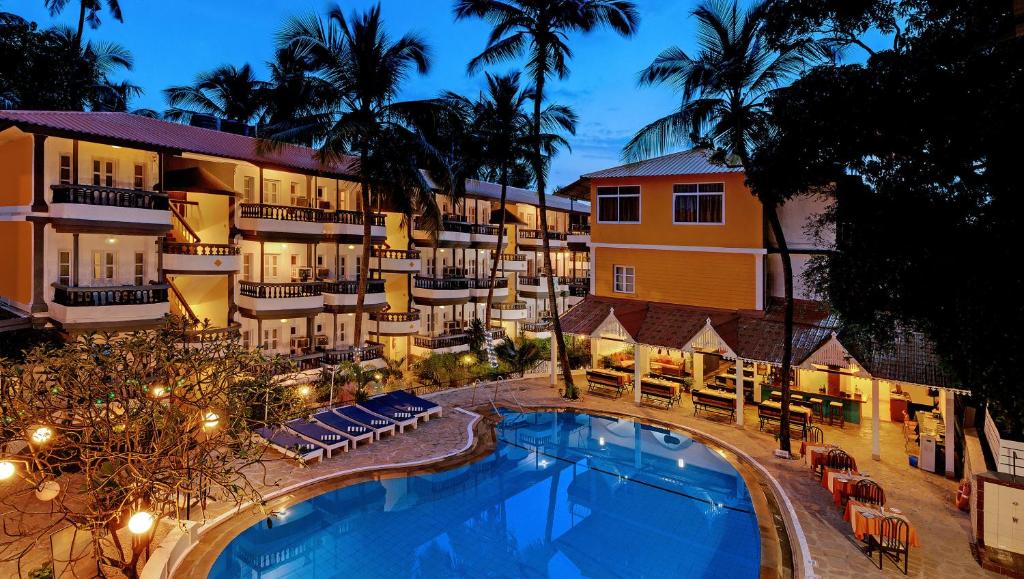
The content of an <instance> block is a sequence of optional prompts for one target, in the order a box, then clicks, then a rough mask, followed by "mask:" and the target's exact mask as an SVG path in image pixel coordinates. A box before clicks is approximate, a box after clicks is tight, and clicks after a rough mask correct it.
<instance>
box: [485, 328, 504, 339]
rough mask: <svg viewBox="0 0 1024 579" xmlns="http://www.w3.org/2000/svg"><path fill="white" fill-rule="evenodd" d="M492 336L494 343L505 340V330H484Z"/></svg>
mask: <svg viewBox="0 0 1024 579" xmlns="http://www.w3.org/2000/svg"><path fill="white" fill-rule="evenodd" d="M484 331H485V332H487V333H488V334H490V336H491V340H492V341H498V340H504V339H505V328H491V329H489V330H484Z"/></svg>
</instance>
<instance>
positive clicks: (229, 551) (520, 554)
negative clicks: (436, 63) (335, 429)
mask: <svg viewBox="0 0 1024 579" xmlns="http://www.w3.org/2000/svg"><path fill="white" fill-rule="evenodd" d="M339 460H344V457H341V458H340V459H339ZM759 564H760V539H759V533H758V527H757V519H756V517H755V515H754V509H753V507H752V505H751V501H750V495H749V493H748V490H747V487H746V485H745V484H744V482H743V478H742V477H741V476H740V475H739V473H738V472H736V470H735V469H734V468H733V467H732V465H731V464H729V463H728V462H727V461H726V460H725V459H724V458H722V456H721V455H720V454H719V453H718V452H717V451H715V450H713V449H711V448H709V447H707V446H704V445H703V444H700V443H699V442H696V441H694V440H692V439H690V438H688V437H686V436H684V435H681V434H676V433H670V432H669V431H667V430H662V429H658V428H653V427H649V426H645V425H642V424H639V423H635V422H631V421H629V420H624V419H614V418H604V417H599V416H591V415H588V414H574V413H567V412H538V413H526V414H520V413H513V412H508V413H506V416H505V420H504V421H502V422H501V424H500V425H499V426H498V444H497V448H496V450H495V452H494V453H493V454H491V455H490V456H488V457H487V458H486V459H484V460H482V461H480V462H477V463H474V464H471V465H467V466H464V467H460V468H457V469H452V470H449V471H445V472H441V473H437V474H430V475H423V476H414V477H409V478H396V479H390V480H384V481H371V482H365V483H361V484H356V485H352V486H348V487H345V488H341V489H338V490H335V491H332V492H329V493H326V494H323V495H320V496H318V497H316V498H313V499H310V500H308V501H305V502H303V503H300V504H297V505H295V506H294V507H292V508H290V509H288V511H287V512H285V513H283V514H282V515H280V516H278V517H276V518H274V519H273V521H272V524H271V525H268V524H267V522H266V521H263V522H260V523H259V524H256V525H254V526H252V527H250V528H249V529H248V530H246V531H244V532H243V533H242V534H241V535H239V536H238V537H237V538H235V539H234V540H233V541H232V542H231V543H230V544H229V545H228V547H227V548H226V549H225V550H224V552H222V553H221V554H220V556H219V557H218V559H217V561H216V563H215V564H214V566H213V570H212V571H211V574H210V577H213V578H214V579H228V578H236V577H246V578H249V577H253V578H255V577H263V578H273V577H301V578H327V577H338V578H341V577H346V578H349V577H359V578H362V577H370V578H375V577H381V578H388V579H395V578H400V577H473V578H475V577H716V578H719V579H726V578H733V577H738V578H742V577H757V576H758V569H759Z"/></svg>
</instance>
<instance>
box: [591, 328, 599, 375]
mask: <svg viewBox="0 0 1024 579" xmlns="http://www.w3.org/2000/svg"><path fill="white" fill-rule="evenodd" d="M600 343H601V338H598V337H597V336H591V337H590V367H591V368H597V360H598V358H600V356H598V354H597V347H598V345H599V344H600Z"/></svg>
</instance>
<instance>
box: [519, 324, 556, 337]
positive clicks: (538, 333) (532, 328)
mask: <svg viewBox="0 0 1024 579" xmlns="http://www.w3.org/2000/svg"><path fill="white" fill-rule="evenodd" d="M520 328H521V329H522V330H523V335H524V336H526V337H527V338H532V339H535V340H543V339H546V338H550V337H551V322H547V321H541V322H526V323H525V324H522V325H521V326H520Z"/></svg>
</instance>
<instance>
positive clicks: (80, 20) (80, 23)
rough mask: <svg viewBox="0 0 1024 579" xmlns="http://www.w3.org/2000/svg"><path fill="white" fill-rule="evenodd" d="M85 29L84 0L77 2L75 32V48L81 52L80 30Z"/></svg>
mask: <svg viewBox="0 0 1024 579" xmlns="http://www.w3.org/2000/svg"><path fill="white" fill-rule="evenodd" d="M84 30H85V0H79V2H78V31H77V32H75V48H77V49H78V52H79V53H81V52H82V32H84Z"/></svg>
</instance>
